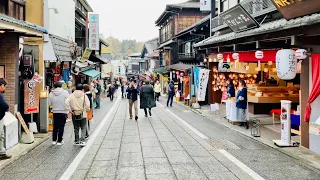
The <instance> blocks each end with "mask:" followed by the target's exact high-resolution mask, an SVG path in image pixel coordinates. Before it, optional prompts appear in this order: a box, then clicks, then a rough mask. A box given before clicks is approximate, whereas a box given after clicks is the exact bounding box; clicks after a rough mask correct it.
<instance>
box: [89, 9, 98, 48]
mask: <svg viewBox="0 0 320 180" xmlns="http://www.w3.org/2000/svg"><path fill="white" fill-rule="evenodd" d="M89 49H92V50H99V49H100V44H99V14H89Z"/></svg>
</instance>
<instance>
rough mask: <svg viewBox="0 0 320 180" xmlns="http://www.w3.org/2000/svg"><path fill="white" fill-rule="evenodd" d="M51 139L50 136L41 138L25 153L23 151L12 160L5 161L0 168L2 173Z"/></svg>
mask: <svg viewBox="0 0 320 180" xmlns="http://www.w3.org/2000/svg"><path fill="white" fill-rule="evenodd" d="M50 137H51V135H50V134H48V135H47V136H45V137H43V138H41V139H40V140H39V141H37V142H34V143H33V144H32V146H30V147H29V148H27V149H25V150H24V151H21V152H20V153H18V154H15V155H14V156H12V158H11V159H9V160H7V161H5V162H4V163H3V164H1V166H0V171H2V170H3V169H4V168H6V167H7V166H8V165H10V164H12V163H14V162H15V161H16V160H18V159H19V158H20V157H22V156H23V155H26V154H27V153H29V152H30V151H32V150H34V149H35V148H37V147H38V146H40V145H41V144H43V143H44V142H45V141H47V140H48V139H49V138H50Z"/></svg>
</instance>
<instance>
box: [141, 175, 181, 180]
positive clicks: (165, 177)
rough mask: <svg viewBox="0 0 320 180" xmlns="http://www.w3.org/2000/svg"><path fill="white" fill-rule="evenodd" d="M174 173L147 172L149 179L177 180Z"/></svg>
mask: <svg viewBox="0 0 320 180" xmlns="http://www.w3.org/2000/svg"><path fill="white" fill-rule="evenodd" d="M176 179H177V178H176V177H175V176H174V174H147V180H176Z"/></svg>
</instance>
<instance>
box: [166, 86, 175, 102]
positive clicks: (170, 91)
mask: <svg viewBox="0 0 320 180" xmlns="http://www.w3.org/2000/svg"><path fill="white" fill-rule="evenodd" d="M174 95H175V90H174V82H173V81H171V82H170V84H169V85H168V100H167V107H169V103H170V107H172V103H173V97H174Z"/></svg>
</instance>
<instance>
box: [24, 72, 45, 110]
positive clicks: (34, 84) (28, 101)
mask: <svg viewBox="0 0 320 180" xmlns="http://www.w3.org/2000/svg"><path fill="white" fill-rule="evenodd" d="M41 81H42V77H41V76H39V75H38V74H37V73H36V74H35V75H34V76H33V78H32V79H31V80H25V81H24V114H33V113H39V102H40V99H39V98H40V85H39V83H40V82H41Z"/></svg>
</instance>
